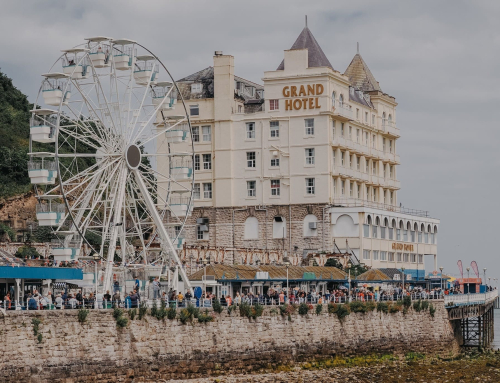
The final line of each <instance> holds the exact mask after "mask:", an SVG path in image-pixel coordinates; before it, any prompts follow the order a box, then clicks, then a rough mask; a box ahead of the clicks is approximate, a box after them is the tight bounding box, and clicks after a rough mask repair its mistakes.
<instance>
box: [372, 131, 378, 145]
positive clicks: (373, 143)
mask: <svg viewBox="0 0 500 383" xmlns="http://www.w3.org/2000/svg"><path fill="white" fill-rule="evenodd" d="M376 141H377V136H376V135H375V134H374V135H373V137H372V147H373V148H375V146H376V145H375V143H376Z"/></svg>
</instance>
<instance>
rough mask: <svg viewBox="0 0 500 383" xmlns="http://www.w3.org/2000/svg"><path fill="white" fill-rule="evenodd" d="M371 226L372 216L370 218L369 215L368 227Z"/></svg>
mask: <svg viewBox="0 0 500 383" xmlns="http://www.w3.org/2000/svg"><path fill="white" fill-rule="evenodd" d="M371 224H372V216H371V215H369V216H368V225H371Z"/></svg>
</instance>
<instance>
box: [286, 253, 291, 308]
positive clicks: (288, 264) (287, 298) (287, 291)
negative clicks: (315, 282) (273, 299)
mask: <svg viewBox="0 0 500 383" xmlns="http://www.w3.org/2000/svg"><path fill="white" fill-rule="evenodd" d="M285 266H286V301H287V302H288V303H289V302H290V298H289V294H290V290H288V267H290V262H288V261H285Z"/></svg>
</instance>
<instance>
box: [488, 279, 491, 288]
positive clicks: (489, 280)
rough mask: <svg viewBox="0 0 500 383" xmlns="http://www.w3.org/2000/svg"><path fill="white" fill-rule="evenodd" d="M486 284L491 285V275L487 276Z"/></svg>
mask: <svg viewBox="0 0 500 383" xmlns="http://www.w3.org/2000/svg"><path fill="white" fill-rule="evenodd" d="M488 285H490V287H491V277H488Z"/></svg>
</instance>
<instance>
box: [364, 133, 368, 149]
mask: <svg viewBox="0 0 500 383" xmlns="http://www.w3.org/2000/svg"><path fill="white" fill-rule="evenodd" d="M365 145H366V146H368V132H365Z"/></svg>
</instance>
